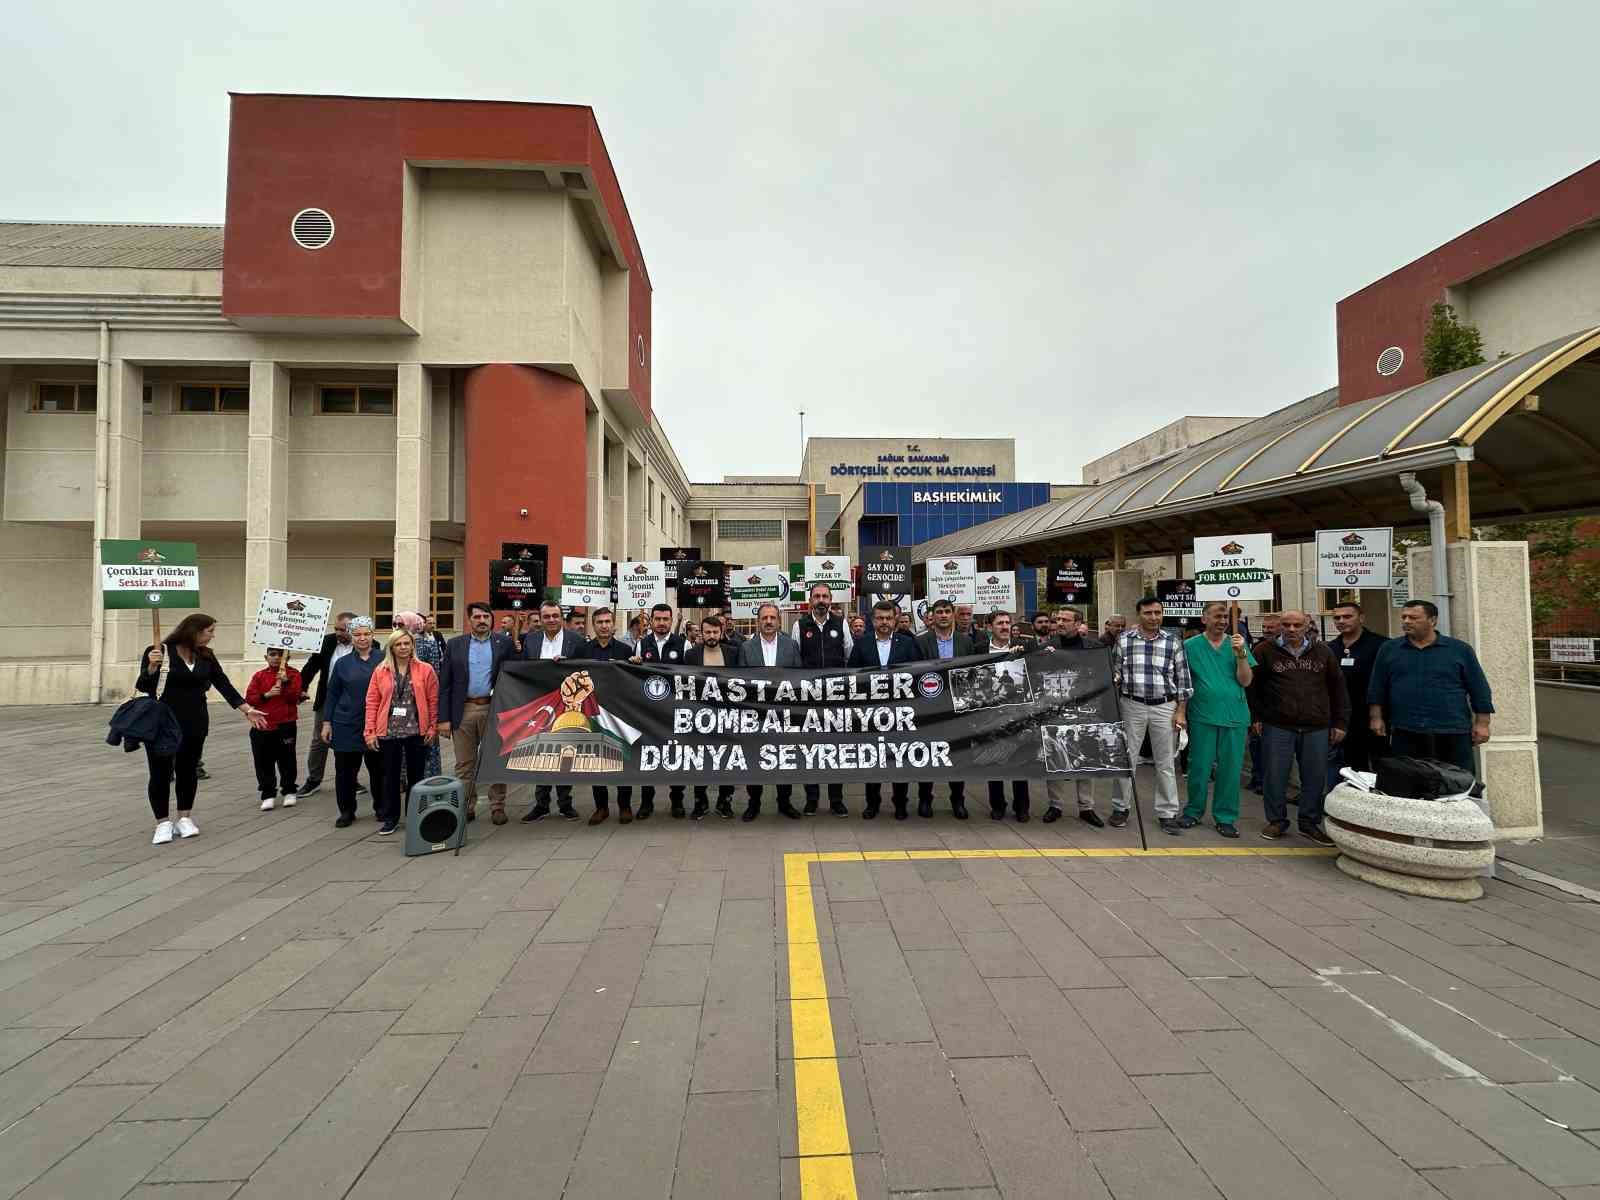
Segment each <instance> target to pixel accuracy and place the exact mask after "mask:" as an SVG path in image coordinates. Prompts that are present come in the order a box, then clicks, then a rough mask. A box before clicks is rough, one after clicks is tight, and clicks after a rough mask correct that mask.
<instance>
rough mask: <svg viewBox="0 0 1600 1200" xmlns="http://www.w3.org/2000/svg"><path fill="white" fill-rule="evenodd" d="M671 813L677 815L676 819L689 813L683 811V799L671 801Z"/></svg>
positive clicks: (681, 818) (680, 818)
mask: <svg viewBox="0 0 1600 1200" xmlns="http://www.w3.org/2000/svg"><path fill="white" fill-rule="evenodd" d="M672 815H673V816H675V817H677V818H678V820H680V821H681V820H683V818H684V817H686V816H688V815H689V814H688V813H687V812H685V811H684V807H683V801H682V800H674V801H673V802H672Z"/></svg>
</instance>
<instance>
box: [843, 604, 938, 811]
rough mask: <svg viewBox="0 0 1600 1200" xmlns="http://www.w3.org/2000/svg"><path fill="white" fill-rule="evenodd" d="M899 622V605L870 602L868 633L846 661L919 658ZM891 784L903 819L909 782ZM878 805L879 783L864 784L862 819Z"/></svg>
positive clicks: (873, 663) (890, 662) (876, 664)
mask: <svg viewBox="0 0 1600 1200" xmlns="http://www.w3.org/2000/svg"><path fill="white" fill-rule="evenodd" d="M899 623H900V606H899V605H898V604H896V603H895V602H894V601H893V600H879V601H878V602H877V603H876V604H874V605H873V606H872V636H871V637H870V638H862V639H861V640H860V641H858V642H857V643H856V644H855V645H854V646H853V647H852V648H851V650H850V662H849V664H848V665H850V666H852V667H866V668H869V669H871V668H880V669H881V668H887V667H892V666H898V665H899V664H901V663H914V662H916V661H918V660H919V659H920V658H922V651H921V649H920V648H919V647H918V646H917V639H916V638H914V637H912V636H911V635H910V634H909V633H902V632H901V631H900V630H899V629H898V628H896V626H898V624H899ZM892 786H893V788H894V792H893V796H894V818H895V820H897V821H904V820H905V819H906V807H907V805H908V804H909V803H910V800H911V795H910V793H911V785H910V784H908V783H907V782H906V781H905V780H903V779H901V780H896V781H895V783H894V784H893V785H892ZM881 807H883V784H881V783H869V784H867V806H866V807H865V808H864V809H862V810H861V818H862V820H864V821H870V820H872V818H874V817H876V816H877V815H878V809H879V808H881Z"/></svg>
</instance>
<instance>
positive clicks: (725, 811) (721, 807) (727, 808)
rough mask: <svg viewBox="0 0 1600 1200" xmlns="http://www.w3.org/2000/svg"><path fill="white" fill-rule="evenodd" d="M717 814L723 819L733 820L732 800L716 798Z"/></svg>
mask: <svg viewBox="0 0 1600 1200" xmlns="http://www.w3.org/2000/svg"><path fill="white" fill-rule="evenodd" d="M717 816H719V817H721V818H722V819H723V820H724V821H731V820H733V801H732V800H718V801H717Z"/></svg>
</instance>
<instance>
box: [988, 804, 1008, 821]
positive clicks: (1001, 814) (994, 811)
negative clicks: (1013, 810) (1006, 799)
mask: <svg viewBox="0 0 1600 1200" xmlns="http://www.w3.org/2000/svg"><path fill="white" fill-rule="evenodd" d="M1005 819H1006V806H1005V805H1004V804H1002V805H1000V807H999V808H996V807H995V806H994V805H992V804H991V805H989V820H991V821H1004V820H1005Z"/></svg>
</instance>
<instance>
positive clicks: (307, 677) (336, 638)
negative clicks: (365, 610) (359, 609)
mask: <svg viewBox="0 0 1600 1200" xmlns="http://www.w3.org/2000/svg"><path fill="white" fill-rule="evenodd" d="M355 615H356V614H355V613H353V612H342V613H340V614H339V615H338V616H337V617H335V618H334V619H333V632H332V633H329V634H325V635H324V636H323V639H322V649H320V650H318V651H317V652H316V653H315V654H313V655H312V656H311V657H310V658H308V659H306V664H305V666H303V667H301V668H300V694H301V695H302V696H303V695H305V694H306V693H307V692H309V691H310V690H311V681H312V680H313V679H315V680H316V681H317V692H316V698H315V699H314V700H312V702H311V708H312V710H313V711H312V719H311V749H310V751H309V752H308V753H307V754H306V782H305V786H304V787H302V788H301V789H300V794H301V795H302V796H309V795H311V793H312V792H314V791H316V790H317V789H318V788H319V787H321V786H322V772H323V771H324V770H325V769H326V768H327V765H328V743H327V742H325V741H323V740H322V734H321V732H320V731H321V729H322V702H323V701H324V700H326V699H327V698H328V677H329V676H330V675H332V674H333V656H334V653H335V652H336V651H337V650H338V649H339V647H340V646H344V647H347V649H346V651H345V653H349V649H348V647H349V646H350V618H351V617H353V616H355ZM341 657H342V655H341Z"/></svg>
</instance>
